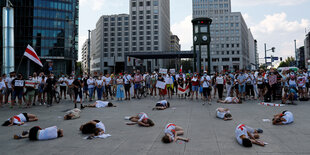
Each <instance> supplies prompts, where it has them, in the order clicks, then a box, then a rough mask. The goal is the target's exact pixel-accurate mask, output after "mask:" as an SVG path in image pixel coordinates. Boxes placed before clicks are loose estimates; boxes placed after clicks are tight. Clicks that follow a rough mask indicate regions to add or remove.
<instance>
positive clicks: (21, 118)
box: [8, 113, 27, 124]
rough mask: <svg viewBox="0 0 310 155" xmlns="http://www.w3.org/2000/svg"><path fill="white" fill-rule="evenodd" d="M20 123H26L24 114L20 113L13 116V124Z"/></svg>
mask: <svg viewBox="0 0 310 155" xmlns="http://www.w3.org/2000/svg"><path fill="white" fill-rule="evenodd" d="M8 120H10V119H8ZM22 122H27V119H26V117H25V115H24V114H22V113H20V114H18V115H16V116H13V123H14V124H21V123H22Z"/></svg>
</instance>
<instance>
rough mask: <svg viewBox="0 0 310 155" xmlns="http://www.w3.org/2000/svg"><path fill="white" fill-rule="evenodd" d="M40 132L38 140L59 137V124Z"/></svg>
mask: <svg viewBox="0 0 310 155" xmlns="http://www.w3.org/2000/svg"><path fill="white" fill-rule="evenodd" d="M38 132H39V136H38V140H49V139H55V138H57V137H58V133H57V126H52V127H48V128H45V129H43V130H39V131H38Z"/></svg>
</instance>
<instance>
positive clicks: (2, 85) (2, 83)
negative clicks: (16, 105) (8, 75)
mask: <svg viewBox="0 0 310 155" xmlns="http://www.w3.org/2000/svg"><path fill="white" fill-rule="evenodd" d="M2 88H6V86H5V83H4V82H3V81H1V82H0V90H1V89H2ZM0 94H1V92H0Z"/></svg>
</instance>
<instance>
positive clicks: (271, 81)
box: [268, 70, 277, 100]
mask: <svg viewBox="0 0 310 155" xmlns="http://www.w3.org/2000/svg"><path fill="white" fill-rule="evenodd" d="M268 81H269V86H270V88H271V92H272V99H273V100H275V99H276V91H277V75H275V74H274V70H271V71H270V76H269V77H268Z"/></svg>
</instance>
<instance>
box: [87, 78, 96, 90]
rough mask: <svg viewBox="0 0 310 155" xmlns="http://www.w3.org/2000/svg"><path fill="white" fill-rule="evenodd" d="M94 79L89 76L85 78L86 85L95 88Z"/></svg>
mask: <svg viewBox="0 0 310 155" xmlns="http://www.w3.org/2000/svg"><path fill="white" fill-rule="evenodd" d="M95 82H96V81H95V80H94V79H91V78H89V79H88V80H87V85H88V88H95Z"/></svg>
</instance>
